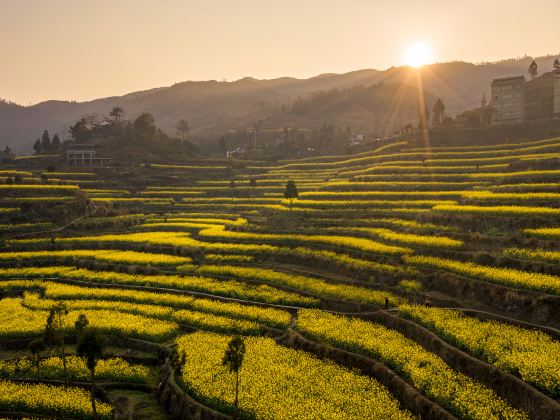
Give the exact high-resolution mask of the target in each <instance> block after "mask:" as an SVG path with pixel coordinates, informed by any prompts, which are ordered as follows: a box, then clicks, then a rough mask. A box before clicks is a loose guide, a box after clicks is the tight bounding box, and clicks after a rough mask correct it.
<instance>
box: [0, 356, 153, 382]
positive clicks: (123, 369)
mask: <svg viewBox="0 0 560 420" xmlns="http://www.w3.org/2000/svg"><path fill="white" fill-rule="evenodd" d="M66 365H67V372H68V378H69V379H70V380H71V381H83V382H88V381H89V380H90V372H89V369H88V368H87V365H86V362H85V360H84V359H83V358H81V357H78V356H73V355H70V356H67V357H66ZM149 376H150V370H149V369H148V368H147V367H146V366H142V365H135V364H131V363H128V362H127V361H126V360H124V359H121V358H120V357H112V358H109V359H100V360H98V362H97V365H96V366H95V379H96V380H98V381H111V382H113V381H115V382H131V383H140V384H145V383H147V382H148V378H149ZM0 377H2V378H10V377H25V378H39V379H61V378H63V377H64V370H63V363H62V358H60V357H58V356H51V357H47V358H42V359H40V361H39V364H38V366H35V365H34V363H33V361H32V360H31V359H30V358H22V359H16V360H0Z"/></svg>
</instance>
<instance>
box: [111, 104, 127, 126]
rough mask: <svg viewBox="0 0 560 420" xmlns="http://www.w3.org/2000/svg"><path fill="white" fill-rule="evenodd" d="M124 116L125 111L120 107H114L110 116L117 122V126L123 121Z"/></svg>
mask: <svg viewBox="0 0 560 420" xmlns="http://www.w3.org/2000/svg"><path fill="white" fill-rule="evenodd" d="M123 114H124V110H123V109H122V108H121V107H120V106H115V107H113V109H112V110H111V112H109V115H110V116H111V117H113V119H114V120H115V124H118V123H119V122H120V121H121V117H122V116H123Z"/></svg>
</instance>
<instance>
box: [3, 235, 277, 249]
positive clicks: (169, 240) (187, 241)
mask: <svg viewBox="0 0 560 420" xmlns="http://www.w3.org/2000/svg"><path fill="white" fill-rule="evenodd" d="M6 243H7V244H8V245H32V244H49V243H50V240H49V239H47V238H34V239H13V240H9V241H6ZM56 243H62V244H66V243H68V244H75V245H78V246H79V245H81V244H96V245H97V244H107V245H108V246H110V247H113V246H114V245H127V244H143V245H145V244H148V245H167V246H172V247H181V248H183V247H184V248H188V249H193V250H199V249H200V250H204V251H209V252H231V253H261V252H275V251H277V250H278V247H275V246H270V245H256V244H229V243H228V244H223V243H209V242H203V241H199V240H197V239H193V238H192V237H190V236H189V233H188V232H139V233H129V234H115V235H98V236H76V237H65V238H57V239H56Z"/></svg>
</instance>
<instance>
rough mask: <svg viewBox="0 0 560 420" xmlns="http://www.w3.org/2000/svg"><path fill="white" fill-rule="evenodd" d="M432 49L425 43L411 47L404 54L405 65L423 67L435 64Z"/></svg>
mask: <svg viewBox="0 0 560 420" xmlns="http://www.w3.org/2000/svg"><path fill="white" fill-rule="evenodd" d="M433 59H434V57H433V54H432V49H431V48H430V47H429V46H428V45H426V44H424V43H416V44H412V45H410V46H409V47H408V48H407V49H406V51H405V53H404V63H405V64H406V65H407V66H412V67H422V66H423V65H425V64H430V63H432V62H433Z"/></svg>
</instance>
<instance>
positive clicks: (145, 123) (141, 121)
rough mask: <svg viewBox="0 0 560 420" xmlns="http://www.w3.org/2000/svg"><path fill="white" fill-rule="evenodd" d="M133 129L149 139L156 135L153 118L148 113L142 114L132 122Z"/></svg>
mask: <svg viewBox="0 0 560 420" xmlns="http://www.w3.org/2000/svg"><path fill="white" fill-rule="evenodd" d="M134 129H135V130H136V131H137V132H138V133H140V134H144V135H146V136H148V137H150V138H152V137H153V136H154V134H155V133H156V121H155V119H154V116H153V115H152V114H150V113H148V112H144V113H143V114H142V115H140V116H139V117H138V118H136V120H135V121H134Z"/></svg>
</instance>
